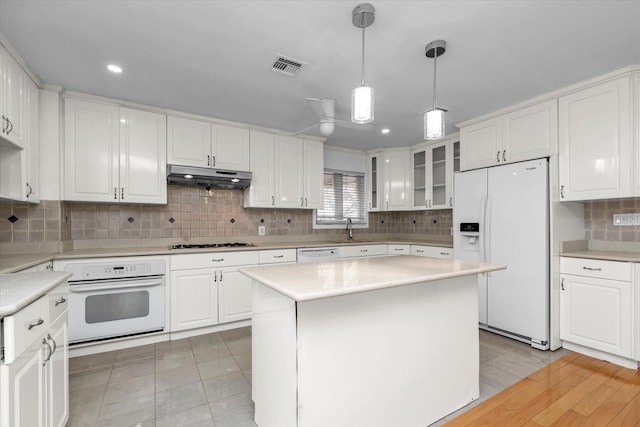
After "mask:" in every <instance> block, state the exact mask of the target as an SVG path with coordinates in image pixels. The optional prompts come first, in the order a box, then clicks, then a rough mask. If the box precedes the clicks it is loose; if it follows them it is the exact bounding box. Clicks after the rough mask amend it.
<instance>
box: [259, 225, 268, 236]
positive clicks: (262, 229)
mask: <svg viewBox="0 0 640 427" xmlns="http://www.w3.org/2000/svg"><path fill="white" fill-rule="evenodd" d="M265 234H267V228H266V227H265V226H264V225H259V226H258V236H264V235H265Z"/></svg>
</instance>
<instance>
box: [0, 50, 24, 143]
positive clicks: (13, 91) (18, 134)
mask: <svg viewBox="0 0 640 427" xmlns="http://www.w3.org/2000/svg"><path fill="white" fill-rule="evenodd" d="M0 76H1V77H2V82H0V83H1V84H0V112H1V114H2V123H1V128H2V133H1V134H0V136H2V138H4V139H5V140H7V141H9V142H11V143H13V144H15V145H17V146H18V147H24V139H25V131H26V123H25V121H26V120H25V119H26V115H27V99H26V90H25V85H26V82H27V80H29V77H28V76H27V75H26V74H25V72H24V71H23V70H22V68H21V67H20V65H19V64H18V63H17V62H16V60H15V59H13V57H12V56H11V55H9V53H8V52H7V50H6V49H4V48H3V47H2V46H0Z"/></svg>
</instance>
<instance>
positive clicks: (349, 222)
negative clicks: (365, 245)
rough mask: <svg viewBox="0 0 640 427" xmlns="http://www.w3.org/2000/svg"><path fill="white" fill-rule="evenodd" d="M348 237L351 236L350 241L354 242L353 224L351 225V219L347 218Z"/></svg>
mask: <svg viewBox="0 0 640 427" xmlns="http://www.w3.org/2000/svg"><path fill="white" fill-rule="evenodd" d="M347 235H348V236H349V240H353V224H352V223H351V218H347Z"/></svg>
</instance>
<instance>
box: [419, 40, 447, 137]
mask: <svg viewBox="0 0 640 427" xmlns="http://www.w3.org/2000/svg"><path fill="white" fill-rule="evenodd" d="M446 50H447V42H445V41H444V40H435V41H432V42H430V43H428V44H427V45H426V46H425V48H424V53H425V55H426V56H427V58H433V108H432V109H431V110H429V111H427V112H426V113H424V139H425V140H431V139H439V138H442V137H443V136H444V113H445V110H443V109H442V108H438V107H437V105H436V64H437V61H438V57H439V56H442V55H444V53H445V51H446Z"/></svg>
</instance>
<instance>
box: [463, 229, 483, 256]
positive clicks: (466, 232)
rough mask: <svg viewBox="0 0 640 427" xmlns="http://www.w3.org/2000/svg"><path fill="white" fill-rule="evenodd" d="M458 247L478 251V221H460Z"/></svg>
mask: <svg viewBox="0 0 640 427" xmlns="http://www.w3.org/2000/svg"><path fill="white" fill-rule="evenodd" d="M459 243H460V249H461V250H462V251H468V252H479V251H480V223H477V222H461V223H460V242H459Z"/></svg>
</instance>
